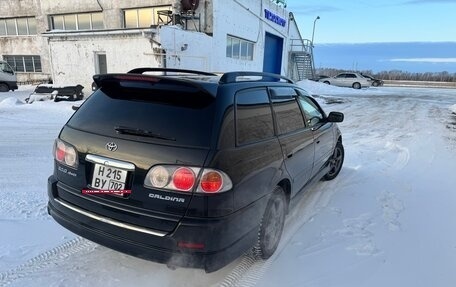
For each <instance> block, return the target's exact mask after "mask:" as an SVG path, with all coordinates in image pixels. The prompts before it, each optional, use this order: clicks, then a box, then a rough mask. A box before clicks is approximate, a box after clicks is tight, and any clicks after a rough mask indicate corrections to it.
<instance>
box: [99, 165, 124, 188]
mask: <svg viewBox="0 0 456 287" xmlns="http://www.w3.org/2000/svg"><path fill="white" fill-rule="evenodd" d="M127 173H128V172H127V171H126V170H123V169H118V168H115V167H110V166H105V165H102V164H95V168H94V170H93V177H92V184H91V187H92V188H93V189H99V190H124V189H125V181H126V180H127Z"/></svg>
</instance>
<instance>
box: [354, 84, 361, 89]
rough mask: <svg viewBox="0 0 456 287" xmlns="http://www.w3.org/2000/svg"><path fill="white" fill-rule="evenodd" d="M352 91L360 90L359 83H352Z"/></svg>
mask: <svg viewBox="0 0 456 287" xmlns="http://www.w3.org/2000/svg"><path fill="white" fill-rule="evenodd" d="M353 89H357V90H359V89H361V84H360V83H353Z"/></svg>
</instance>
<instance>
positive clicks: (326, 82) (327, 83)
mask: <svg viewBox="0 0 456 287" xmlns="http://www.w3.org/2000/svg"><path fill="white" fill-rule="evenodd" d="M323 83H325V84H326V85H331V83H330V82H328V81H324V82H323Z"/></svg>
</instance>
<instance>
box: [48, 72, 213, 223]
mask: <svg viewBox="0 0 456 287" xmlns="http://www.w3.org/2000/svg"><path fill="white" fill-rule="evenodd" d="M97 85H98V87H99V89H98V90H97V91H96V92H95V93H94V94H93V95H92V96H90V97H89V99H87V101H86V102H85V103H84V104H83V105H82V106H81V107H80V108H79V109H78V110H77V112H76V113H75V114H74V115H73V117H72V118H71V119H70V120H69V121H68V123H67V124H66V126H65V127H64V128H63V130H62V132H61V134H60V139H61V140H63V141H64V142H66V143H68V144H70V145H72V146H73V147H74V148H75V149H76V150H77V153H78V157H79V166H78V168H77V170H76V171H74V172H73V174H71V173H68V172H66V173H65V172H61V169H62V166H59V164H58V163H56V165H57V167H56V176H57V178H58V180H59V187H60V188H59V189H58V190H59V194H58V196H59V197H60V198H62V199H63V200H65V201H67V202H70V203H72V204H74V205H76V206H79V207H81V208H84V209H85V210H89V211H92V212H94V213H97V214H100V215H104V216H107V217H111V218H114V219H117V220H119V221H122V222H129V223H132V224H135V225H140V226H144V227H148V228H152V229H156V230H163V231H172V230H173V229H174V228H175V227H176V226H177V224H178V222H179V220H180V219H181V218H182V216H184V215H185V213H186V210H187V207H188V205H189V203H190V200H191V198H192V192H191V191H190V192H170V191H164V190H154V189H150V188H146V187H145V186H144V179H145V177H146V174H147V172H148V171H149V170H150V168H151V167H153V166H155V165H157V164H160V165H167V164H171V165H182V166H190V167H202V166H203V165H204V162H205V160H206V157H207V155H208V152H209V149H210V142H211V130H212V123H213V117H214V110H215V97H214V96H213V95H211V94H210V93H209V92H207V91H206V90H205V89H203V88H202V87H201V86H199V85H197V84H195V83H193V82H187V81H184V80H177V79H167V78H161V77H155V76H143V75H104V76H103V77H102V78H99V79H98V81H97ZM108 162H111V163H115V166H117V167H116V169H119V170H121V172H122V175H121V176H120V175H119V176H118V179H119V184H120V185H119V186H115V187H119V189H126V190H131V194H127V195H124V196H122V197H120V196H117V195H108V194H103V195H99V194H97V195H93V194H83V193H82V190H90V189H96V188H95V187H94V185H96V184H97V183H95V180H96V178H97V177H100V176H97V175H96V173H98V174H100V173H101V170H103V169H104V168H105V167H109V164H110V163H108ZM106 164H108V165H107V166H106ZM116 169H115V170H116ZM74 174H76V176H74ZM100 179H101V180H102V179H103V178H100ZM106 188H107V189H117V188H114V187H112V186H110V187H107V186H103V188H101V189H106Z"/></svg>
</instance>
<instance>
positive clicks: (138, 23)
mask: <svg viewBox="0 0 456 287" xmlns="http://www.w3.org/2000/svg"><path fill="white" fill-rule="evenodd" d="M161 11H171V6H158V7H148V8H139V9H126V10H124V11H123V12H124V27H125V28H147V27H150V26H152V25H158V24H159V23H158V14H159V12H161Z"/></svg>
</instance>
